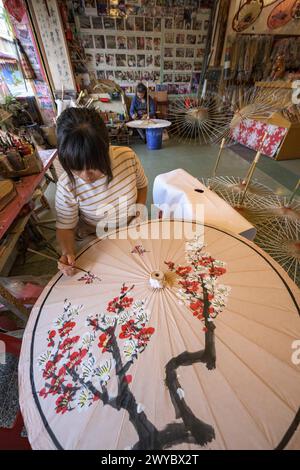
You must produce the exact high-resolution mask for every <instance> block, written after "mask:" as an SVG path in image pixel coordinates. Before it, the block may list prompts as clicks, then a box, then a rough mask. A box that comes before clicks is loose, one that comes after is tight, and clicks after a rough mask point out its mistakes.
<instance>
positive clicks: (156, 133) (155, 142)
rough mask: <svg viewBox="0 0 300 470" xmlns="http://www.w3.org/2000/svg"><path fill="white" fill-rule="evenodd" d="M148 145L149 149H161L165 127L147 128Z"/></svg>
mask: <svg viewBox="0 0 300 470" xmlns="http://www.w3.org/2000/svg"><path fill="white" fill-rule="evenodd" d="M146 136H147V147H148V149H149V150H159V149H161V146H162V136H163V129H162V128H160V129H146Z"/></svg>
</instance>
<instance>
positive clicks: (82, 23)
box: [79, 16, 92, 29]
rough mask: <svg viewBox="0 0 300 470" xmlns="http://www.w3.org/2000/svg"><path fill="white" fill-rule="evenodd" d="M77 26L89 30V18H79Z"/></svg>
mask: <svg viewBox="0 0 300 470" xmlns="http://www.w3.org/2000/svg"><path fill="white" fill-rule="evenodd" d="M79 24H80V28H81V29H90V28H91V27H92V26H91V17H90V16H79Z"/></svg>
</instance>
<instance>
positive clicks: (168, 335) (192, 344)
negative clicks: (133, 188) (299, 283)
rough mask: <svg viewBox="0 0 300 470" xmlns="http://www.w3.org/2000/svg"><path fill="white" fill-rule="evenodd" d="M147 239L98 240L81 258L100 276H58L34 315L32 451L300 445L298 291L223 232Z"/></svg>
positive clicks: (151, 230)
mask: <svg viewBox="0 0 300 470" xmlns="http://www.w3.org/2000/svg"><path fill="white" fill-rule="evenodd" d="M136 230H137V228H132V229H129V230H128V229H122V230H120V231H119V232H117V235H118V236H117V237H115V238H116V239H112V237H110V238H106V239H103V240H97V241H95V242H94V243H92V244H91V245H90V246H89V247H88V248H86V249H85V250H84V251H83V252H82V253H81V254H80V255H79V256H78V257H77V260H76V264H77V266H81V267H84V268H85V269H87V270H89V271H90V274H84V275H82V273H78V274H76V275H75V276H73V277H71V278H67V277H64V276H63V275H61V274H58V275H57V276H55V277H54V278H53V279H52V281H51V282H50V283H49V285H48V286H47V288H46V290H45V292H44V293H43V295H42V297H41V298H40V299H39V300H38V303H37V304H36V306H35V308H34V310H33V311H32V313H31V315H30V318H29V322H28V325H27V328H26V331H25V334H24V339H23V344H22V352H21V358H20V364H19V384H20V405H21V410H22V414H23V417H24V421H25V425H26V429H27V432H28V436H29V440H30V443H31V445H32V447H33V448H34V449H56V448H58V449H60V448H64V449H167V448H176V449H274V448H286V447H288V446H289V445H293V446H294V448H295V447H296V448H297V446H298V447H299V446H300V441H299V436H297V434H296V433H295V429H296V428H297V422H298V421H297V419H298V420H299V412H298V410H299V405H300V371H299V366H298V367H297V361H296V359H295V358H296V357H297V354H294V355H293V353H295V352H296V351H293V348H294V347H295V344H296V343H295V342H296V340H297V339H299V338H300V320H299V305H298V303H297V295H298V291H297V289H296V286H295V285H294V284H293V283H292V282H291V280H290V279H289V278H288V277H287V276H286V274H285V273H284V271H283V270H282V269H281V268H280V267H279V266H278V265H277V264H276V263H275V262H274V261H273V260H272V259H271V258H270V257H269V256H268V255H266V254H265V253H264V252H263V251H262V250H260V249H259V248H258V247H256V245H254V244H253V243H251V242H249V241H248V240H246V239H244V238H242V237H239V236H238V235H235V234H231V233H229V232H225V231H224V230H221V229H218V228H216V227H212V226H202V225H200V224H198V223H193V222H184V223H182V222H180V221H168V220H163V221H151V222H147V223H145V224H142V225H141V226H140V230H141V232H140V234H139V235H138V233H136ZM181 230H182V231H183V233H180V232H181ZM193 230H194V231H195V233H193ZM202 239H203V241H204V244H205V246H203V243H202ZM95 276H97V278H96V277H95ZM99 278H100V279H99ZM298 300H299V299H298ZM297 413H298V416H297ZM291 443H292V444H291Z"/></svg>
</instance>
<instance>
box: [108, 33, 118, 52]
mask: <svg viewBox="0 0 300 470" xmlns="http://www.w3.org/2000/svg"><path fill="white" fill-rule="evenodd" d="M106 47H107V49H116V48H117V44H116V37H115V36H106Z"/></svg>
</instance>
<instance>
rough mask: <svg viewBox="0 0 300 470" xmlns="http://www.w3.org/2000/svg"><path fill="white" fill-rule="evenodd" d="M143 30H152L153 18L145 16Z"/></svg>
mask: <svg viewBox="0 0 300 470" xmlns="http://www.w3.org/2000/svg"><path fill="white" fill-rule="evenodd" d="M145 31H153V18H145Z"/></svg>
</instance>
